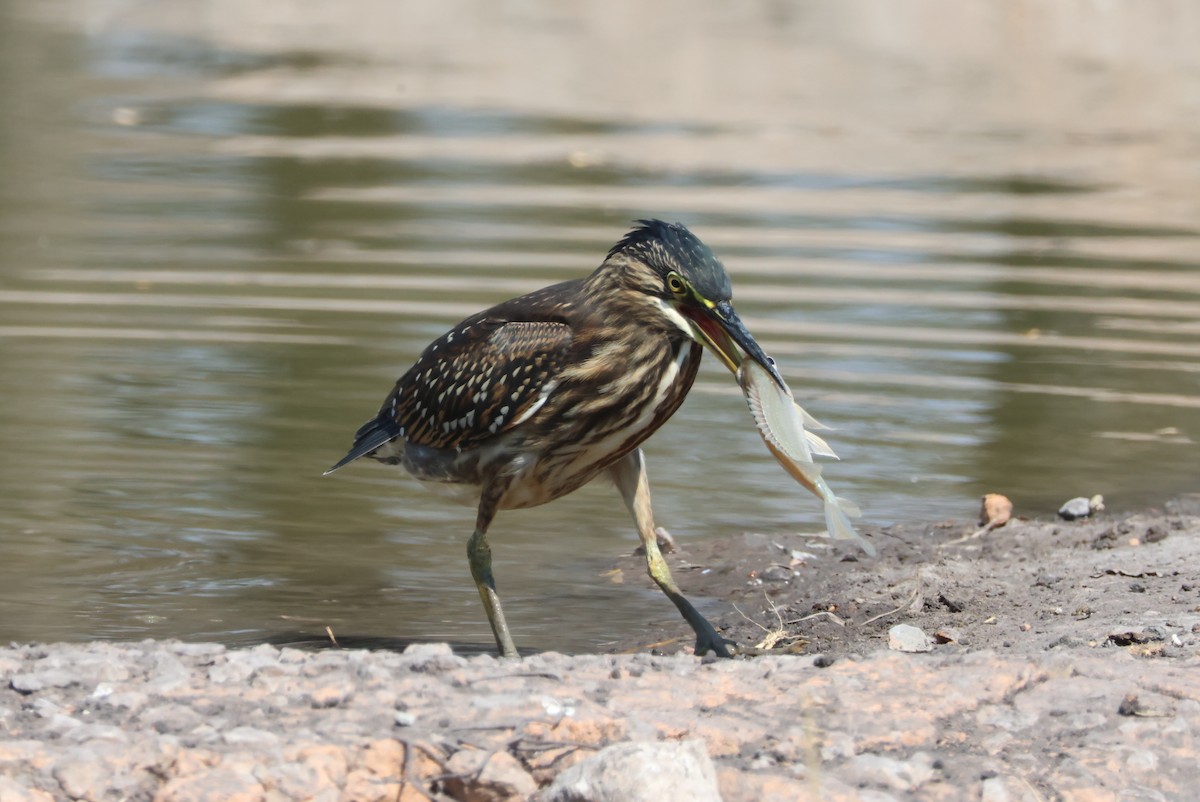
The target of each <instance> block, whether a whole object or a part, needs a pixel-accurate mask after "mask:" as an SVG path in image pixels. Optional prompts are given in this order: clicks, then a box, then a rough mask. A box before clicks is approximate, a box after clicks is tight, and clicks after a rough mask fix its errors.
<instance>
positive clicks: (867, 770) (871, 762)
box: [850, 752, 933, 791]
mask: <svg viewBox="0 0 1200 802" xmlns="http://www.w3.org/2000/svg"><path fill="white" fill-rule="evenodd" d="M850 768H851V771H853V772H854V774H855V775H857V779H858V781H859V783H860V784H868V785H878V786H883V787H885V788H890V789H892V790H895V791H915V790H917V789H918V788H920V787H921V786H922V785H924V784H925V783H927V782H929V780H930V779H932V778H933V759H932V758H931V757H930V756H929V755H928V754H927V753H925V752H917V753H916V754H914V755H913V756H912V757H910V758H908V759H907V760H902V759H898V758H894V757H888V756H887V755H871V754H866V755H857V756H855V758H854V760H853V761H852V762H851V766H850Z"/></svg>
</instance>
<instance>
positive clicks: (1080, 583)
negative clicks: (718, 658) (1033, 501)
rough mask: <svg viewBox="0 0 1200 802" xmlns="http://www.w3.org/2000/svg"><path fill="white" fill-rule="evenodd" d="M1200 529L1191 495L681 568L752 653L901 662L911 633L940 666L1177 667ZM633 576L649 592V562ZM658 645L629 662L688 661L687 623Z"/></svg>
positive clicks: (745, 553)
mask: <svg viewBox="0 0 1200 802" xmlns="http://www.w3.org/2000/svg"><path fill="white" fill-rule="evenodd" d="M1197 516H1200V494H1191V495H1187V496H1184V497H1182V498H1179V499H1176V500H1174V501H1172V502H1169V503H1168V504H1167V505H1165V506H1164V508H1162V509H1150V510H1144V511H1140V512H1137V513H1134V514H1130V513H1125V514H1119V513H1117V514H1107V513H1104V512H1101V513H1099V514H1097V515H1096V516H1094V517H1092V518H1087V519H1081V520H1075V521H1062V520H1057V519H1056V520H1052V521H1033V520H1022V519H1019V518H1015V519H1013V520H1011V521H1010V522H1009V523H1008V524H1007V525H1005V526H1003V527H1001V528H997V529H994V530H992V531H990V532H986V533H983V534H978V535H977V534H976V533H978V532H979V530H980V528H981V527H980V526H979V525H978V522H977V521H974V520H970V521H966V520H957V521H956V520H948V521H942V522H937V523H929V524H905V525H897V526H891V527H887V528H885V529H874V530H872V529H870V528H868V529H865V530H864V532H865V533H866V534H867V535H868V536H869V537H870V538H871V540H872V541H873V542H874V543H875V544H876V547H877V548H878V551H879V556H878V557H875V558H870V557H866V556H865V555H863V554H862V553H861V552H860V551H859V550H858V549H857V548H856V547H855V546H853V545H851V544H849V543H841V542H836V543H835V542H833V541H830V540H828V539H823V538H812V537H804V536H799V535H794V536H785V537H776V536H772V537H768V536H766V535H759V534H744V535H739V536H735V537H731V538H727V539H724V540H717V541H713V542H709V543H700V544H689V543H686V542H685V543H683V544H681V546H680V548H679V550H678V551H677V552H676V553H673V554H671V555H670V556H669V562H670V563H671V566H672V571H673V573H674V575H675V577H676V581H677V582H678V583H679V585H680V586H681V587H682V588H683V590H684V592H685V594H687V595H688V596H695V597H711V598H715V599H720V600H722V601H726V602H731V603H732V604H733V605H734V609H733V610H731V611H729V612H727V613H725V614H723V615H719V616H716V617H714V619H713V623H714V624H716V625H717V628H718V629H719V630H721V632H722V633H723V634H724V635H725V636H726V637H727V638H729V639H730V640H732V641H734V642H736V643H737V644H738V645H739V646H741V647H746V646H750V647H754V646H764V645H765V646H768V647H770V648H771V650H772V651H775V652H793V653H806V654H824V655H827V656H829V657H834V658H836V657H838V656H842V655H846V654H868V653H870V652H872V651H874V650H876V649H881V648H888V630H889V629H890V628H891V627H892V626H894V625H896V624H909V625H912V626H916V627H919V628H920V629H922V630H924V631H925V632H926V633H927V634H928V635H929V636H930V638H931V639H932V640H933V641H934V642H935V645H936V646H937V648H938V649H939V650H940V651H943V652H947V651H950V652H953V651H963V650H971V651H977V650H980V649H994V650H996V651H997V652H998V653H1001V654H1036V653H1039V652H1042V651H1045V650H1047V649H1054V648H1061V647H1068V646H1069V647H1077V646H1080V647H1088V648H1107V647H1112V646H1117V647H1123V646H1129V645H1131V644H1132V645H1137V646H1140V647H1141V648H1142V651H1144V652H1146V654H1147V656H1150V655H1180V654H1182V653H1184V651H1186V650H1185V649H1183V646H1184V644H1185V643H1186V644H1190V648H1191V651H1192V652H1193V653H1194V652H1195V649H1196V644H1197V637H1198V635H1200V627H1197V629H1196V631H1193V630H1192V625H1193V624H1194V623H1196V622H1198V621H1200V616H1198V615H1197V614H1198V613H1200V519H1198V518H1197ZM620 571H621V574H622V577H623V578H624V579H625V581H645V582H646V584H647V585H648V584H649V583H648V580H642V579H641V578H640V576H641V575H643V574H644V573H645V569H644V567H643V563H642V561H641V559H640V558H639V557H636V556H632V555H631V556H630V557H629V558H627V559H625V560H622V561H621V564H620ZM634 577H637V578H636V579H634ZM1122 633H1125V634H1122ZM656 634H657V635H658V636H659V637H658V638H652V639H651V640H652V641H655V640H656V641H657V642H654V643H651V644H647V643H646V642H644V639H643V640H641V641H637V640H630V641H627V642H625V643H623V644H622V650H623V651H624V650H627V651H637V650H639V649H645V648H646V647H647V646H649V647H650V648H653V649H654V650H656V651H660V652H664V653H671V652H675V651H690V650H691V642H692V638H691V636H690V630H688V629H687V627H686V625H683V624H678V625H674V624H671V625H664V626H661V627H660V628H658V630H657V632H656Z"/></svg>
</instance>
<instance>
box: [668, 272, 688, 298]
mask: <svg viewBox="0 0 1200 802" xmlns="http://www.w3.org/2000/svg"><path fill="white" fill-rule="evenodd" d="M667 289H669V290H670V291H671V292H673V293H675V294H676V295H682V294H683V291H684V286H683V279H682V278H680V277H679V274H678V273H668V274H667Z"/></svg>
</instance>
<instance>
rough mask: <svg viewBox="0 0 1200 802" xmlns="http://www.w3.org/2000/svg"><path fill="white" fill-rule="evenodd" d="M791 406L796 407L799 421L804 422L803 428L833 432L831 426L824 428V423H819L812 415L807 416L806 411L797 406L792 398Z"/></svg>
mask: <svg viewBox="0 0 1200 802" xmlns="http://www.w3.org/2000/svg"><path fill="white" fill-rule="evenodd" d="M792 404H793V405H794V406H795V407H796V410H797V411H798V412H799V413H800V420H802V421H804V426H805V427H806V428H809V429H817V430H820V431H827V432H832V431H833V427H832V426H826V425H825V424H824V423H821V422H820V421H819V420H817V419H816V418H814V417H813V416H812V415H810V414H808V410H807V409H805V408H804V407H802V406H800V405H799V404H797V403H796V399H794V398H793V399H792Z"/></svg>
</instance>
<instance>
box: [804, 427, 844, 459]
mask: <svg viewBox="0 0 1200 802" xmlns="http://www.w3.org/2000/svg"><path fill="white" fill-rule="evenodd" d="M804 439H805V440H806V441H808V448H809V450H810V451H812V453H814V454H816V455H817V456H818V457H833V458H834V459H841V457H839V456H838V455H837V454H835V453H833V449H832V448H831V447H830V446H829V443H826V442H825V439H824V438H822V437H818V436H817V435H815V434H813V433H812V432H810V431H809V430H808V429H805V430H804Z"/></svg>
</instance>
